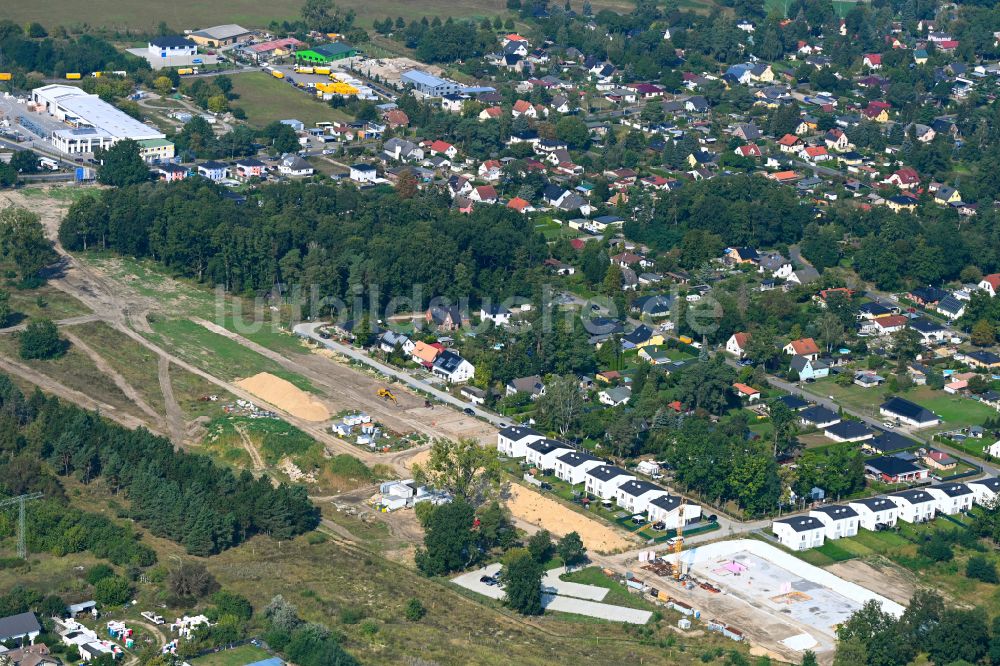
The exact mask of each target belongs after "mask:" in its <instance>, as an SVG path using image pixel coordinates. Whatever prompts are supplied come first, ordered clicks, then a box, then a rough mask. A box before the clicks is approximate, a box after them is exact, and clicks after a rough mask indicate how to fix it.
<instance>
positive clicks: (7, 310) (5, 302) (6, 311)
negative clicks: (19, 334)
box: [0, 291, 14, 328]
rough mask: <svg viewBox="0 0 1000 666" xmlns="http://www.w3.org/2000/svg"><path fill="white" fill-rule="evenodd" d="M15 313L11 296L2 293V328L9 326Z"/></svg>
mask: <svg viewBox="0 0 1000 666" xmlns="http://www.w3.org/2000/svg"><path fill="white" fill-rule="evenodd" d="M13 313H14V312H13V308H11V307H10V294H9V293H7V292H6V291H0V328H3V327H5V326H6V325H7V322H8V321H9V320H10V316H11V315H12V314H13Z"/></svg>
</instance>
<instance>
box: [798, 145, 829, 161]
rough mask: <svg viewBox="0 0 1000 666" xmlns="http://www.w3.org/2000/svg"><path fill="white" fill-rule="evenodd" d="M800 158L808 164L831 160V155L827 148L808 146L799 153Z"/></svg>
mask: <svg viewBox="0 0 1000 666" xmlns="http://www.w3.org/2000/svg"><path fill="white" fill-rule="evenodd" d="M799 157H801V158H802V159H804V160H805V161H807V162H823V161H826V160H828V159H830V153H828V152H827V150H826V147H825V146H806V147H805V148H803V149H802V150H801V151H800V152H799Z"/></svg>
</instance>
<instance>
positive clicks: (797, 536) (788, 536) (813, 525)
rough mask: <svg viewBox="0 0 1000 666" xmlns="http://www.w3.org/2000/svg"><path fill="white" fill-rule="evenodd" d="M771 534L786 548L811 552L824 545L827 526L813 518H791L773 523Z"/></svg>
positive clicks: (780, 519)
mask: <svg viewBox="0 0 1000 666" xmlns="http://www.w3.org/2000/svg"><path fill="white" fill-rule="evenodd" d="M771 532H772V533H773V534H774V536H775V537H776V538H777V539H778V543H780V544H781V545H782V546H784V547H785V548H788V549H790V550H809V549H810V548H818V547H819V546H822V545H823V541H824V538H825V536H826V525H824V524H823V523H821V522H820V521H819V519H818V518H813V517H812V516H791V517H789V518H779V519H777V520H774V521H772V522H771Z"/></svg>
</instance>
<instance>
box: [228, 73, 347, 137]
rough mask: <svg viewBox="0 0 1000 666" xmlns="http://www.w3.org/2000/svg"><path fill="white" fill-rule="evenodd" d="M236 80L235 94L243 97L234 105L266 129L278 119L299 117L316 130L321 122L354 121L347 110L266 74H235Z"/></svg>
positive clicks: (234, 81)
mask: <svg viewBox="0 0 1000 666" xmlns="http://www.w3.org/2000/svg"><path fill="white" fill-rule="evenodd" d="M232 79H233V92H235V93H236V94H237V95H239V96H240V97H239V99H237V100H234V101H233V106H238V107H240V108H242V109H243V110H244V111H246V113H247V122H249V123H250V124H251V125H256V126H258V127H263V126H264V125H267V124H268V123H270V122H272V121H275V120H284V119H286V118H296V119H298V120H301V121H302V122H304V123H305V124H306V126H307V127H312V126H313V125H315V124H316V123H317V122H320V121H327V122H334V121H338V120H340V121H344V120H349V119H350V116H348V115H347V114H346V113H344V112H343V111H339V110H337V109H334V108H332V107H330V106H329V105H327V104H326V103H324V102H323V101H322V100H319V99H317V98H315V97H310V96H309V94H308V93H306V92H304V91H302V90H299V89H298V88H295V87H294V86H291V85H289V84H287V83H285V82H284V81H279V80H278V79H276V78H274V77H273V76H270V75H268V74H265V73H263V72H251V73H247V74H235V75H233V76H232Z"/></svg>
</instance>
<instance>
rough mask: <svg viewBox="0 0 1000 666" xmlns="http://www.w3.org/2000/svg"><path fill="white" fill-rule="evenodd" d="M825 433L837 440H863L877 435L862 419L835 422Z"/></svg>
mask: <svg viewBox="0 0 1000 666" xmlns="http://www.w3.org/2000/svg"><path fill="white" fill-rule="evenodd" d="M823 434H824V435H826V436H827V437H829V438H830V439H832V440H833V441H835V442H863V441H865V440H867V439H871V438H872V437H874V436H875V433H874V432H872V430H871V428H869V427H868V426H866V425H865V424H864V423H862V422H861V421H851V420H847V421H841V422H840V423H834V424H833V425H832V426H830V427H828V428H827V429H826V430H824V431H823Z"/></svg>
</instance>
